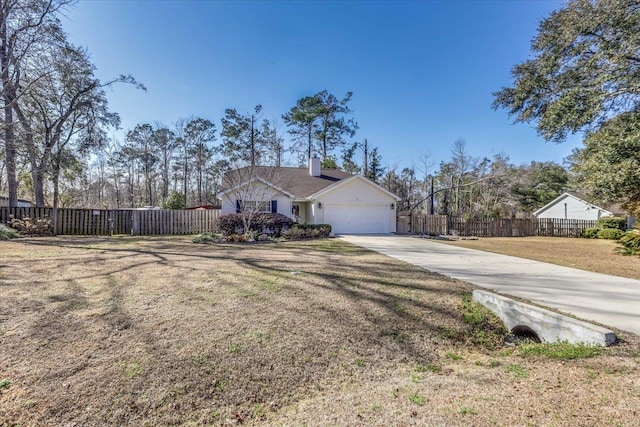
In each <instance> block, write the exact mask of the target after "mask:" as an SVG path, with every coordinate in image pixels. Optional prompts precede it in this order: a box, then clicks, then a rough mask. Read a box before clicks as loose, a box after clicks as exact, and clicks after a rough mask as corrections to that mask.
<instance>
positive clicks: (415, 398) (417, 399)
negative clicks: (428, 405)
mask: <svg viewBox="0 0 640 427" xmlns="http://www.w3.org/2000/svg"><path fill="white" fill-rule="evenodd" d="M407 398H408V399H409V402H411V403H415V404H416V405H418V406H423V405H424V402H425V401H426V399H425V397H424V396H423V395H421V394H417V393H411V394H410V395H409V396H407Z"/></svg>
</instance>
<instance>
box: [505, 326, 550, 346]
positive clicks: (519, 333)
mask: <svg viewBox="0 0 640 427" xmlns="http://www.w3.org/2000/svg"><path fill="white" fill-rule="evenodd" d="M511 334H512V335H513V336H514V337H515V338H516V340H517V341H525V340H529V341H534V342H542V340H541V339H540V337H539V336H538V334H537V333H536V331H534V330H533V329H531V328H530V327H528V326H525V325H518V326H516V327H515V328H513V329H511Z"/></svg>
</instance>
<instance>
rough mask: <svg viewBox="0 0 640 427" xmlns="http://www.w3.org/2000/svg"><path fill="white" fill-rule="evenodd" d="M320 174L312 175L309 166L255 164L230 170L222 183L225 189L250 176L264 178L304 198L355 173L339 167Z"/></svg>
mask: <svg viewBox="0 0 640 427" xmlns="http://www.w3.org/2000/svg"><path fill="white" fill-rule="evenodd" d="M320 173H321V174H320V176H311V175H310V174H309V168H289V167H280V168H278V167H274V166H255V167H254V168H253V171H252V170H251V168H250V167H245V168H240V169H236V170H233V171H229V172H227V173H226V174H225V178H224V180H223V183H222V187H223V190H226V189H228V188H230V187H233V186H235V185H238V184H240V183H241V182H244V181H248V180H249V179H250V178H262V179H264V180H265V181H267V182H269V183H271V184H273V185H274V186H276V187H278V188H281V189H283V190H285V191H286V192H288V193H291V194H293V195H294V196H295V197H296V198H299V199H304V198H306V197H308V196H310V195H312V194H314V193H317V192H318V191H320V190H322V189H325V188H327V187H328V186H330V185H332V184H334V183H336V182H338V181H340V180H343V179H346V178H350V177H352V176H353V175H352V174H350V173H347V172H344V171H341V170H338V169H322V170H321V171H320Z"/></svg>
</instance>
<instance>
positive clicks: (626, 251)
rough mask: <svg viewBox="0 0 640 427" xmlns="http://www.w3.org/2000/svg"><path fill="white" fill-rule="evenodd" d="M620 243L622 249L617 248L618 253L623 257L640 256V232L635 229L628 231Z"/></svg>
mask: <svg viewBox="0 0 640 427" xmlns="http://www.w3.org/2000/svg"><path fill="white" fill-rule="evenodd" d="M618 243H619V244H620V245H622V247H621V248H616V252H618V253H619V254H622V255H640V230H638V229H636V228H634V229H632V230H627V232H625V233H624V235H623V236H622V237H620V240H618Z"/></svg>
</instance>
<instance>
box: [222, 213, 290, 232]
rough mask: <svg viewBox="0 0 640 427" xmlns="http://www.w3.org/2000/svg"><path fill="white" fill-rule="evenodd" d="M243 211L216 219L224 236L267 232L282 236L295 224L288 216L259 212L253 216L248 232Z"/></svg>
mask: <svg viewBox="0 0 640 427" xmlns="http://www.w3.org/2000/svg"><path fill="white" fill-rule="evenodd" d="M242 215H243V214H241V213H237V214H228V215H222V216H221V217H219V218H218V219H216V222H215V227H216V230H217V231H218V232H219V233H221V234H222V235H224V236H231V235H234V234H235V235H240V234H249V233H251V232H254V233H257V234H266V235H268V236H273V237H280V236H281V235H282V233H283V232H285V231H287V230H289V229H290V228H291V227H292V226H293V220H292V219H291V218H289V217H288V216H285V215H282V214H277V213H276V214H273V213H258V214H255V215H254V216H253V218H251V224H250V225H249V230H248V232H246V233H245V230H244V223H243V221H242Z"/></svg>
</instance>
